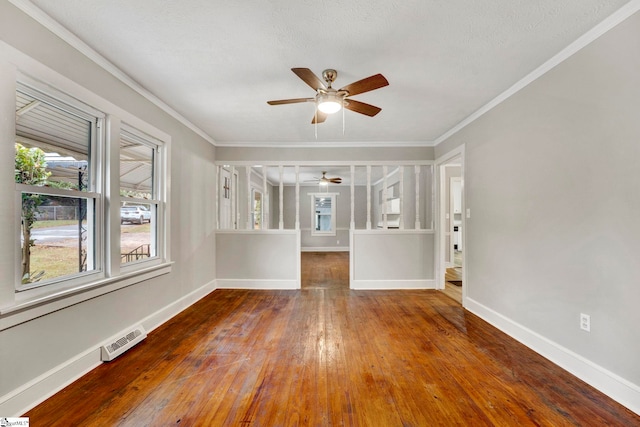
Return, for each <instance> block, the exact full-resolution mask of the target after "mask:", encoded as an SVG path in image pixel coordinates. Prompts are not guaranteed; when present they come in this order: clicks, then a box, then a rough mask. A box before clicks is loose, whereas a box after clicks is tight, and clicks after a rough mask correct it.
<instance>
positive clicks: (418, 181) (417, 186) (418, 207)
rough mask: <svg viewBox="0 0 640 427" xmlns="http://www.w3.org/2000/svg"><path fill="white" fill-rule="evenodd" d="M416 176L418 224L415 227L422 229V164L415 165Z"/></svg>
mask: <svg viewBox="0 0 640 427" xmlns="http://www.w3.org/2000/svg"><path fill="white" fill-rule="evenodd" d="M414 168H415V171H416V173H415V176H416V225H415V229H416V230H420V165H415V166H414Z"/></svg>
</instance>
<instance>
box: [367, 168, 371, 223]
mask: <svg viewBox="0 0 640 427" xmlns="http://www.w3.org/2000/svg"><path fill="white" fill-rule="evenodd" d="M367 230H371V165H367Z"/></svg>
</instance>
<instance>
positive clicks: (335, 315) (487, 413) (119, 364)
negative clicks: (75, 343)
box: [25, 273, 640, 427]
mask: <svg viewBox="0 0 640 427" xmlns="http://www.w3.org/2000/svg"><path fill="white" fill-rule="evenodd" d="M336 274H337V273H336ZM341 274H342V273H340V274H337V275H338V276H341ZM332 275H333V273H332ZM314 280H315V279H314ZM320 282H322V283H327V288H326V289H323V288H322V286H324V285H322V284H321V283H320ZM338 282H339V280H337V279H334V278H330V279H327V280H324V281H319V282H314V281H312V282H311V283H312V288H311V289H303V290H298V291H259V290H216V291H214V292H212V293H211V294H210V295H208V296H207V297H205V298H203V299H202V300H201V301H199V302H197V303H196V304H194V305H193V306H191V307H190V308H188V309H186V310H185V311H184V312H182V313H181V314H179V315H178V316H176V317H174V318H173V319H171V320H170V321H168V322H167V323H165V324H164V325H162V326H161V327H159V328H157V329H156V330H154V331H153V332H151V333H150V334H149V337H148V338H147V339H146V340H145V341H143V342H142V343H140V344H139V345H138V346H136V347H134V348H133V349H131V350H129V351H128V352H127V353H125V354H123V355H122V356H120V357H119V358H117V359H115V360H114V361H112V362H109V363H105V364H103V365H101V366H99V367H98V368H96V369H95V370H93V371H91V372H90V373H88V374H87V375H85V376H84V377H82V378H81V379H79V380H78V381H76V382H75V383H73V384H71V385H70V386H68V387H67V388H65V389H64V390H62V391H61V392H59V393H58V394H56V395H55V396H53V397H52V398H50V399H48V400H47V401H45V402H44V403H42V404H41V405H39V406H37V407H36V408H34V409H33V410H31V411H29V412H28V413H27V414H25V415H26V416H28V417H29V418H30V422H31V425H34V426H44V425H46V426H69V425H74V426H75V425H82V426H101V427H102V426H136V427H137V426H164V425H180V426H227V425H229V426H237V425H252V426H289V425H303V426H329V425H346V426H438V425H440V426H451V425H473V426H483V425H487V426H490V425H499V426H516V425H517V426H529V425H530V426H534V425H535V426H541V425H542V426H563V425H584V426H596V425H597V426H600V425H619V426H623V425H624V426H633V425H636V426H637V425H640V417H638V416H637V415H635V414H633V413H632V412H631V411H629V410H627V409H626V408H624V407H622V406H621V405H619V404H617V403H616V402H614V401H612V400H611V399H609V398H607V397H606V396H604V395H603V394H602V393H600V392H598V391H596V390H594V389H593V388H591V387H590V386H588V385H586V384H585V383H583V382H582V381H580V380H578V379H577V378H575V377H573V376H572V375H570V374H568V373H566V372H565V371H563V370H561V369H560V368H558V367H556V366H555V365H553V364H552V363H550V362H549V361H547V360H546V359H544V358H543V357H541V356H539V355H537V354H536V353H534V352H532V351H531V350H529V349H527V348H526V347H524V346H523V345H521V344H519V343H517V342H516V341H514V340H513V339H511V338H509V337H508V336H506V335H505V334H503V333H501V332H500V331H498V330H497V329H495V328H493V327H492V326H490V325H488V324H487V323H486V322H484V321H482V320H480V319H479V318H478V317H476V316H474V315H472V314H470V313H468V312H466V311H464V310H463V309H462V307H460V305H459V304H457V303H456V302H454V301H453V300H452V299H450V298H448V297H447V296H445V295H444V294H443V293H441V292H438V291H430V290H424V291H353V290H349V289H346V288H342V289H340V288H338V286H337V283H338Z"/></svg>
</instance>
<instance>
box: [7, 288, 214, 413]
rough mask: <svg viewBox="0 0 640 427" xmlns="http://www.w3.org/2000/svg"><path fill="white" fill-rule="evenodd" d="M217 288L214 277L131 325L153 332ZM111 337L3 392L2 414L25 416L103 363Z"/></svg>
mask: <svg viewBox="0 0 640 427" xmlns="http://www.w3.org/2000/svg"><path fill="white" fill-rule="evenodd" d="M215 289H216V283H215V281H211V282H209V283H207V284H206V285H204V286H201V287H200V288H198V289H196V290H195V291H193V292H191V293H189V294H187V295H185V296H183V297H182V298H180V299H178V300H176V301H173V302H172V303H171V304H168V305H167V306H165V307H163V308H162V309H160V310H158V311H156V312H155V313H152V314H150V315H149V316H147V317H145V318H144V319H142V320H141V321H139V322H135V323H134V324H132V325H131V326H133V325H138V324H142V326H143V327H144V328H145V330H146V331H148V332H150V331H152V330H154V329H156V328H157V327H158V326H160V325H162V324H163V323H164V322H166V321H167V320H169V319H171V318H172V317H174V316H176V315H178V314H179V313H180V312H182V311H183V310H185V309H186V308H188V307H190V306H191V305H193V304H195V303H196V302H197V301H199V300H200V299H202V298H204V297H205V296H207V295H208V294H210V293H211V292H213V291H214V290H215ZM125 329H126V328H125ZM109 339H110V338H108V339H106V340H105V341H102V342H99V343H97V344H96V345H94V346H92V347H91V348H88V349H87V350H85V351H84V352H81V353H79V354H77V355H75V356H73V357H72V358H70V359H69V360H67V361H65V362H63V363H61V364H60V365H58V366H56V367H55V368H53V369H50V370H49V371H47V372H45V373H44V374H42V375H40V376H38V377H36V378H34V379H33V380H31V381H29V382H28V383H26V384H24V385H22V386H21V387H19V388H17V389H15V390H13V391H11V392H9V393H7V394H6V395H4V396H1V397H0V414H2V416H8V417H12V416H16V417H17V416H21V415H22V414H24V413H26V412H27V411H29V410H30V409H31V408H33V407H35V406H36V405H38V404H40V403H42V402H44V401H45V400H46V399H48V398H49V397H51V396H53V395H54V394H56V393H57V392H59V391H60V390H62V389H63V388H65V387H66V386H68V385H69V384H71V383H72V382H74V381H75V380H77V379H78V378H80V377H82V376H83V375H85V374H87V373H88V372H90V371H91V370H93V369H95V368H96V367H98V366H100V365H101V364H102V361H101V360H100V347H102V346H103V345H105V344H107V343H108V342H109Z"/></svg>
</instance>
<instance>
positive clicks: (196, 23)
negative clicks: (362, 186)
mask: <svg viewBox="0 0 640 427" xmlns="http://www.w3.org/2000/svg"><path fill="white" fill-rule="evenodd" d="M32 3H33V4H35V5H37V6H38V7H39V8H41V9H42V10H43V11H44V12H46V13H47V14H48V15H50V16H51V17H52V18H53V19H54V20H56V21H57V22H59V23H60V24H62V25H63V26H64V27H66V28H67V29H68V30H70V31H71V32H72V33H74V34H75V35H77V36H78V37H79V38H80V39H81V40H83V41H84V42H85V43H87V44H88V45H89V46H91V47H92V48H93V49H95V50H96V51H97V52H98V53H100V54H101V55H103V56H104V57H105V58H107V59H108V60H109V61H111V62H112V63H113V64H115V65H116V66H117V67H118V68H120V69H121V70H122V71H124V72H125V73H126V74H128V75H129V76H130V77H131V78H132V79H133V80H135V81H137V82H138V83H139V84H140V85H141V86H142V87H144V88H145V89H147V90H148V91H150V92H151V93H152V94H154V95H155V96H157V97H158V98H160V99H161V100H163V101H164V102H165V103H166V104H168V105H169V106H171V107H172V108H173V109H174V110H176V111H178V112H179V113H180V114H182V115H183V116H184V117H186V118H187V119H188V120H189V121H191V122H192V123H193V124H195V125H196V126H197V127H199V128H200V129H202V130H203V131H204V132H206V133H207V134H208V135H209V136H210V137H211V138H212V139H213V140H215V142H216V144H219V145H262V144H264V145H281V144H290V145H291V144H294V145H322V144H326V143H329V144H336V143H341V144H345V145H359V144H371V145H376V144H385V143H387V145H394V144H397V145H409V144H422V143H424V144H431V142H432V141H434V140H436V139H437V138H438V137H440V136H442V135H443V134H444V133H445V132H447V131H448V130H450V129H451V128H453V127H454V126H455V125H456V124H458V123H459V122H461V121H462V120H463V119H465V118H466V117H467V116H469V115H470V114H472V113H473V112H474V111H476V110H477V109H479V108H480V107H482V106H483V105H484V104H486V103H487V102H489V101H490V100H492V99H493V98H495V97H496V96H498V95H499V94H500V93H502V92H504V91H505V90H506V89H508V88H509V87H510V86H512V85H513V84H514V83H516V82H517V81H519V80H520V79H522V78H523V77H524V76H526V75H527V74H528V73H530V72H531V71H533V70H534V69H536V68H537V67H539V66H540V65H541V64H543V63H544V62H545V61H547V60H548V59H549V58H551V57H552V56H553V55H555V54H557V53H558V52H559V51H561V50H562V49H563V48H565V47H566V46H567V45H569V44H570V43H572V42H573V41H575V40H576V39H577V38H578V37H579V36H581V35H582V34H584V33H585V32H587V31H588V30H590V29H591V28H592V27H594V26H595V25H596V24H598V23H599V22H601V21H602V20H603V19H605V18H606V17H607V16H609V15H611V14H612V13H613V12H615V11H616V10H617V9H618V8H620V7H621V6H622V5H624V4H625V3H627V0H609V1H605V0H564V1H560V0H537V1H531V0H487V1H470V0H448V1H444V0H428V1H427V0H393V1H392V0H351V1H337V0H313V1H309V0H288V1H287V0H269V1H265V0H243V1H237V2H233V1H219V0H181V1H158V0H136V1H131V0H92V1H91V2H89V3H87V2H86V1H85V0H32ZM292 67H306V68H310V69H311V70H312V71H313V72H314V73H316V75H318V76H320V75H321V73H322V70H323V69H325V68H335V69H336V70H337V71H338V78H337V80H336V83H335V87H338V88H339V87H342V86H345V85H346V84H348V83H351V82H353V81H356V80H359V79H361V78H364V77H368V76H370V75H373V74H376V73H382V74H383V75H384V76H385V77H386V78H387V79H388V80H389V82H390V85H389V86H387V87H384V88H382V89H379V90H376V91H372V92H368V93H365V94H361V95H357V96H354V99H357V100H360V101H363V102H367V103H370V104H373V105H376V106H379V107H381V108H382V112H381V113H380V114H378V115H377V116H375V117H373V118H370V117H367V116H363V115H360V114H357V113H354V112H351V111H346V113H345V114H344V134H343V122H342V114H341V113H338V114H336V115H334V116H330V117H329V118H328V119H327V121H326V122H325V123H323V124H321V125H318V127H317V137H316V129H315V128H314V126H313V125H311V124H310V122H311V119H312V117H313V110H314V105H313V104H312V103H303V104H291V105H280V106H269V105H267V103H266V101H268V100H272V99H283V98H305V97H312V96H313V95H314V92H313V90H312V89H311V88H310V87H309V86H307V85H306V84H305V83H304V82H303V81H302V80H300V79H299V78H298V77H297V76H296V75H295V74H293V73H292V72H291V71H290V69H291V68H292Z"/></svg>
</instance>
